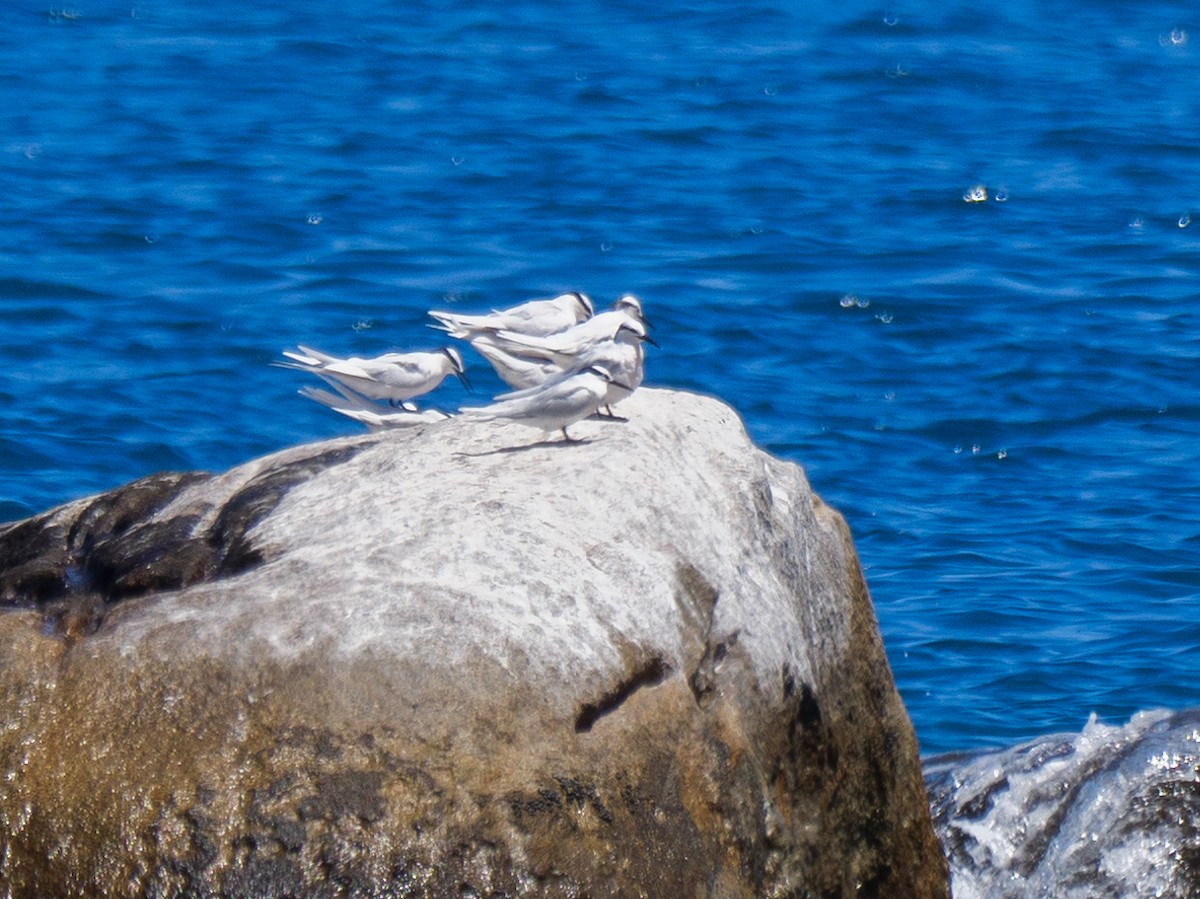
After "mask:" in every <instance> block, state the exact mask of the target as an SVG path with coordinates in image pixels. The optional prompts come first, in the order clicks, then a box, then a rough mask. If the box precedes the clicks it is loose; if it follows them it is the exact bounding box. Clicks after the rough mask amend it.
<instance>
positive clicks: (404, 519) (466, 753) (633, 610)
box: [0, 389, 948, 897]
mask: <svg viewBox="0 0 1200 899" xmlns="http://www.w3.org/2000/svg"><path fill="white" fill-rule="evenodd" d="M621 409H622V412H623V413H624V414H627V415H629V417H630V419H631V420H630V421H629V422H627V423H614V422H601V421H588V422H583V423H580V424H579V425H576V426H574V427H573V429H572V430H573V435H574V436H578V437H584V438H586V440H585V442H582V443H578V444H574V445H566V444H561V443H552V444H539V445H532V443H531V442H532V441H534V440H536V439H537V437H536V434H535V433H534V432H531V431H527V430H524V429H520V428H513V427H510V426H502V425H492V424H468V423H466V422H462V421H454V420H451V421H447V422H444V423H439V424H435V425H428V426H421V427H418V428H414V429H410V430H406V431H393V432H389V433H385V434H379V435H364V436H362V437H356V438H345V439H340V440H335V441H330V442H327V443H322V444H317V445H312V446H302V447H297V448H294V449H290V450H287V451H284V452H281V453H278V454H275V455H273V456H270V457H267V458H264V459H260V460H257V461H254V462H251V463H248V464H246V465H243V466H240V467H238V468H236V469H233V470H231V471H230V472H228V473H226V474H223V475H219V476H208V475H199V474H189V475H158V476H154V477H151V478H147V479H145V480H142V481H138V482H136V483H134V484H130V485H128V486H126V487H124V488H121V489H119V490H115V491H112V492H110V493H107V494H104V495H101V496H98V497H91V498H88V499H85V500H80V501H78V502H75V503H71V504H69V505H66V506H63V507H60V508H58V509H54V510H51V511H50V512H47V513H45V514H43V515H41V516H38V517H36V518H33V519H29V520H27V521H24V522H19V523H16V524H13V525H8V526H4V527H0V605H3V606H4V608H5V610H4V611H3V612H0V710H2V719H0V720H2V721H3V725H2V728H3V729H2V731H0V774H2V775H3V776H2V777H0V882H2V883H3V884H4V886H5V888H6V891H5V895H6V896H14V897H18V896H48V895H63V896H65V895H100V894H103V895H109V896H143V895H151V896H182V895H187V896H196V895H211V896H265V895H274V896H285V895H305V896H384V895H387V896H431V897H432V896H436V897H442V896H456V897H457V896H564V897H566V896H595V897H601V896H622V897H632V896H647V897H666V896H671V897H675V896H679V897H685V896H686V897H699V896H712V897H774V896H795V897H801V896H805V897H807V896H814V897H815V896H819V897H834V896H886V897H892V896H905V897H925V896H929V897H933V896H939V897H944V896H947V895H948V888H947V871H946V867H945V861H944V858H943V856H942V854H941V849H940V846H939V845H938V843H937V840H936V837H935V836H934V833H933V830H932V827H931V824H930V819H929V814H928V808H927V804H926V797H925V792H924V785H923V782H922V779H921V770H920V764H919V760H918V756H917V747H916V743H915V739H914V736H913V732H912V728H911V726H910V724H909V721H908V718H907V715H906V713H905V711H904V708H903V706H902V704H901V702H900V699H899V697H898V695H897V694H896V691H895V688H894V685H893V682H892V678H891V673H890V670H889V668H888V665H887V661H886V658H885V655H884V652H883V648H882V645H881V641H880V635H879V632H878V629H877V626H876V621H875V617H874V612H873V609H872V606H871V602H870V598H869V595H868V593H867V589H866V586H865V584H864V582H863V578H862V574H861V572H860V569H859V564H858V560H857V557H856V555H855V552H854V548H853V545H852V542H851V539H850V535H849V533H848V530H847V528H846V525H845V523H844V521H843V520H842V518H841V517H840V516H839V515H838V514H837V513H836V512H834V511H833V510H831V509H830V508H828V507H827V506H825V505H824V504H823V503H822V502H821V501H820V499H819V498H817V497H816V496H815V495H814V494H813V493H812V492H811V491H810V489H809V486H808V484H807V482H806V480H805V478H804V475H803V473H802V472H801V470H800V469H799V468H798V467H796V466H795V465H792V464H790V463H785V462H782V461H779V460H776V459H774V458H771V457H770V456H768V455H766V454H765V453H763V452H761V451H759V450H757V449H755V448H754V447H753V446H752V445H751V444H750V442H749V440H748V439H747V437H746V434H745V432H744V430H743V428H742V427H741V424H740V422H739V421H738V419H737V416H736V415H735V414H734V413H733V412H732V410H730V409H729V408H728V407H726V406H724V405H722V404H721V403H719V402H717V401H715V400H711V399H707V398H703V397H698V396H694V395H691V394H684V393H677V392H671V391H662V390H648V389H642V390H640V391H639V392H638V393H637V394H635V395H634V396H633V397H631V398H630V399H629V400H628V401H627V402H626V403H625V404H623V405H622V407H621Z"/></svg>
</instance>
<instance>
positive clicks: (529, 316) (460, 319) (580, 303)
mask: <svg viewBox="0 0 1200 899" xmlns="http://www.w3.org/2000/svg"><path fill="white" fill-rule="evenodd" d="M593 312H595V308H594V307H593V306H592V301H591V299H590V298H589V297H588V296H587V294H583V293H580V292H579V291H576V290H572V291H568V292H567V293H563V294H559V295H558V296H556V297H554V298H553V299H550V300H530V301H529V302H527V303H522V304H520V305H519V306H513V307H512V308H511V309H502V310H499V311H494V312H491V313H488V314H486V315H460V314H458V313H455V312H438V311H431V312H430V313H429V314H430V315H431V316H432V317H433V318H435V319H437V322H438V324H437V325H434V326H433V327H436V328H440V329H441V330H443V331H445V332H446V333H448V334H449V335H450V336H451V337H459V338H462V339H463V340H470V339H471V338H473V337H477V336H479V335H480V334H488V333H495V332H496V331H514V332H516V333H519V334H532V335H534V336H538V337H541V336H545V335H547V334H554V333H557V332H558V331H563V330H566V329H567V328H569V327H571V326H572V325H575V324H578V323H579V322H582V321H586V320H587V319H589V318H591V317H592V313H593Z"/></svg>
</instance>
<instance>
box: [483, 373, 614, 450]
mask: <svg viewBox="0 0 1200 899" xmlns="http://www.w3.org/2000/svg"><path fill="white" fill-rule="evenodd" d="M613 383H615V381H614V378H613V375H612V373H611V372H610V371H609V370H608V369H606V368H605V367H604V366H603V365H590V366H588V367H587V368H585V369H584V370H582V371H579V372H576V373H575V374H573V375H569V376H567V377H565V378H560V379H559V380H557V381H550V382H549V383H547V384H543V385H541V386H540V387H532V388H530V389H529V390H518V391H516V392H515V393H506V394H503V395H502V396H498V397H496V402H494V403H492V404H491V405H490V406H483V407H479V408H470V409H461V410H460V413H461V415H462V417H463V418H466V419H469V420H472V421H495V420H497V419H503V420H506V421H512V422H516V423H518V424H522V425H526V426H527V427H531V428H537V429H538V430H540V431H543V432H545V433H546V434H549V433H551V432H553V431H559V430H561V431H562V434H563V439H564V440H566V441H567V442H569V443H574V442H575V438H573V437H571V435H570V434H568V433H567V426H568V425H571V424H574V423H575V422H577V421H581V420H582V419H585V418H587V417H588V416H589V415H592V414H593V413H594V412H595V411H596V410H597V409H599V408H600V406H601V405H603V403H604V400H605V397H606V396H607V395H608V387H609V385H610V384H613ZM627 389H630V390H632V388H627Z"/></svg>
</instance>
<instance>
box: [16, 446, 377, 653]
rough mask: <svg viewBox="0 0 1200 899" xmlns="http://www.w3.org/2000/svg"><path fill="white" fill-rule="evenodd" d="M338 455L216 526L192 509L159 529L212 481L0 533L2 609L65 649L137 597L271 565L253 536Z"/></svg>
mask: <svg viewBox="0 0 1200 899" xmlns="http://www.w3.org/2000/svg"><path fill="white" fill-rule="evenodd" d="M364 445H366V444H358V445H354V446H344V447H338V448H336V449H332V450H328V451H326V452H323V453H319V454H317V455H313V456H309V457H307V458H303V459H299V460H297V461H295V462H291V463H288V464H285V465H280V466H278V467H276V468H272V469H269V470H268V471H266V472H264V473H263V474H261V475H259V476H258V477H255V478H252V479H251V480H250V481H249V482H248V483H247V484H246V485H245V486H243V487H242V488H241V489H240V490H238V491H237V492H236V493H234V494H233V495H232V496H231V497H229V499H228V501H226V502H225V504H224V506H223V507H222V508H221V510H220V512H219V514H218V515H217V516H216V520H215V521H214V522H213V523H212V524H211V525H209V526H207V527H204V526H203V525H202V524H201V514H200V512H199V511H197V510H196V509H187V510H185V511H183V512H181V513H180V514H179V515H176V516H172V517H168V518H162V519H156V518H155V515H156V513H158V512H159V511H161V510H162V509H164V508H166V507H167V506H168V505H169V504H170V503H171V502H173V501H174V500H175V499H177V498H178V497H179V496H180V495H181V494H183V493H184V491H186V490H188V489H189V488H192V487H195V486H198V485H201V484H203V483H204V482H205V481H208V480H210V479H211V478H212V475H210V474H206V473H202V472H185V473H166V474H155V475H151V476H150V477H147V478H142V479H141V480H138V481H134V482H133V483H131V484H128V485H126V486H124V487H121V488H118V489H116V490H110V491H109V492H107V493H102V494H100V495H99V496H97V497H94V498H93V499H92V500H91V501H90V502H88V503H87V504H86V505H83V506H82V507H81V508H79V510H78V511H77V512H76V513H75V514H74V516H73V517H70V518H67V519H66V520H59V517H58V516H57V515H56V514H55V513H47V514H45V515H41V516H38V517H36V518H32V519H28V520H26V521H22V522H18V523H16V524H13V525H10V526H8V527H7V528H0V609H3V608H5V607H8V608H37V609H40V610H42V611H43V613H44V614H45V616H46V627H47V629H48V630H49V631H50V632H52V633H57V634H60V635H62V636H63V637H65V638H67V639H68V640H72V641H73V640H74V639H78V638H79V637H81V636H86V635H87V634H89V633H93V632H94V631H95V630H96V629H97V628H98V627H99V626H100V624H101V622H102V621H103V619H104V615H105V614H106V612H107V610H108V609H109V608H110V607H111V606H112V605H113V604H115V603H118V602H121V601H122V600H124V599H129V598H131V597H136V596H142V595H145V594H147V593H155V592H159V591H165V590H175V589H179V588H180V587H186V586H188V585H191V584H196V583H200V582H203V581H209V580H217V579H220V578H226V577H230V576H232V575H235V574H238V573H240V572H243V571H246V570H248V569H250V568H253V567H255V566H257V565H261V564H262V563H263V562H265V561H267V559H266V557H265V556H264V554H263V552H262V550H261V549H260V548H258V547H255V546H254V545H252V543H251V542H250V540H249V538H248V537H247V534H248V533H249V532H250V531H251V529H253V527H254V526H255V525H256V524H257V523H258V522H259V521H261V520H262V519H263V518H265V517H266V516H267V515H268V514H270V512H271V510H272V509H274V508H275V506H276V505H278V504H279V502H280V500H282V499H283V497H284V496H285V495H286V494H287V492H288V491H289V490H290V489H291V488H292V487H294V486H296V485H297V484H299V483H302V482H303V481H306V480H308V479H309V478H311V477H312V476H313V475H315V474H317V473H318V472H320V471H321V470H323V469H325V468H329V467H331V466H334V465H338V464H341V463H343V462H346V461H348V460H349V459H351V458H353V457H354V455H355V454H357V453H358V451H359V450H360V449H362V448H363V446H364Z"/></svg>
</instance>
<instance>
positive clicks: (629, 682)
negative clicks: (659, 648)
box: [575, 656, 671, 734]
mask: <svg viewBox="0 0 1200 899" xmlns="http://www.w3.org/2000/svg"><path fill="white" fill-rule="evenodd" d="M670 673H671V666H670V665H668V664H667V662H666V660H665V659H663V658H662V657H661V656H652V657H651V658H649V659H647V660H646V661H645V662H644V663H643V664H642V665H640V666H639V667H638V668H637V669H636V670H635V671H634V672H633V673H632V674H631V675H629V676H628V677H626V678H625V679H624V680H622V681H621V682H620V683H619V684H617V686H616V687H614V688H613V689H612V690H609V691H608V692H607V693H605V694H604V695H603V696H601V697H599V698H598V699H597V700H596V701H595V702H588V703H585V704H584V705H583V707H582V708H580V710H579V714H578V715H576V716H575V733H577V734H582V733H587V732H588V731H590V730H591V729H592V727H593V726H594V725H595V724H596V722H597V721H599V720H600V719H601V718H603V717H604V716H605V715H611V714H612V713H613V712H615V711H616V710H617V709H619V708H620V707H621V705H622V704H623V703H624V702H625V701H626V700H627V699H629V697H630V696H632V695H633V694H634V693H636V692H637V691H638V690H640V689H642V687H656V686H658V685H659V684H661V683H662V682H663V681H664V680H666V679H667V677H668V676H669V675H670Z"/></svg>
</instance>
